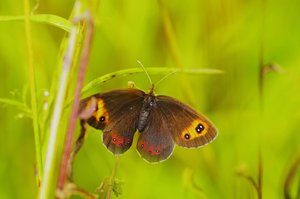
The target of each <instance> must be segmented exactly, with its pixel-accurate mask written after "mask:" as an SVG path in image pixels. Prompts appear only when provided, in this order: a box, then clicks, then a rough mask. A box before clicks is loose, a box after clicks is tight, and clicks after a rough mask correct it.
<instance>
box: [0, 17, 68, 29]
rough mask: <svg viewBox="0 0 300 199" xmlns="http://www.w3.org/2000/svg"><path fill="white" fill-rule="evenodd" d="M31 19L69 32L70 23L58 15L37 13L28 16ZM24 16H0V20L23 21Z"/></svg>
mask: <svg viewBox="0 0 300 199" xmlns="http://www.w3.org/2000/svg"><path fill="white" fill-rule="evenodd" d="M30 19H31V21H33V22H38V23H45V24H50V25H52V26H55V27H57V28H60V29H63V30H65V31H67V32H70V30H71V26H72V23H71V22H70V21H69V20H67V19H65V18H63V17H60V16H57V15H51V14H37V15H31V16H30ZM24 20H25V17H24V16H0V21H3V22H11V21H24Z"/></svg>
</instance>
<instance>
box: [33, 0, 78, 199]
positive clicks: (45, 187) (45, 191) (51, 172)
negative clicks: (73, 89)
mask: <svg viewBox="0 0 300 199" xmlns="http://www.w3.org/2000/svg"><path fill="white" fill-rule="evenodd" d="M74 9H76V10H79V6H78V5H75V8H74ZM77 12H79V11H77ZM78 26H79V25H78V24H77V25H75V24H73V26H72V28H71V31H70V35H69V41H68V45H67V49H66V52H65V56H64V61H63V63H62V71H61V75H60V79H59V84H58V90H57V95H56V96H57V97H56V100H55V104H54V111H53V114H52V118H51V122H50V137H49V142H48V146H47V151H46V160H45V168H44V179H43V182H42V186H41V190H40V192H39V195H38V198H40V199H48V198H51V197H53V196H52V195H51V194H52V193H53V192H51V188H52V187H53V186H52V184H53V182H54V178H55V163H56V159H57V156H58V152H57V150H56V149H57V146H58V140H57V135H58V130H59V122H60V120H61V116H62V111H63V104H64V99H65V96H66V93H67V82H68V76H69V73H70V69H71V66H72V61H73V57H74V52H75V49H76V41H77V37H78V32H79V27H78Z"/></svg>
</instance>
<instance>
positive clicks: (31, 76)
mask: <svg viewBox="0 0 300 199" xmlns="http://www.w3.org/2000/svg"><path fill="white" fill-rule="evenodd" d="M23 4H24V13H25V37H26V46H27V50H26V52H27V64H28V77H29V85H30V102H31V109H32V119H33V131H34V140H35V156H36V162H37V169H38V172H37V183H38V185H39V184H40V181H41V180H42V178H43V177H42V176H43V175H42V174H43V164H42V150H41V139H40V129H39V122H38V119H39V115H38V105H37V94H36V82H35V71H34V66H33V50H32V34H31V24H30V12H29V9H30V4H29V0H23Z"/></svg>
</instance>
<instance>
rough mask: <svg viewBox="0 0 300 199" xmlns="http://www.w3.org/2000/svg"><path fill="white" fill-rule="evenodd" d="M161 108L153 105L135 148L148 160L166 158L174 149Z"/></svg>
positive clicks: (157, 160) (156, 160) (158, 160)
mask: <svg viewBox="0 0 300 199" xmlns="http://www.w3.org/2000/svg"><path fill="white" fill-rule="evenodd" d="M167 122H168V121H166V118H165V117H164V116H163V115H162V112H161V110H159V109H158V108H157V107H154V108H153V109H152V110H151V112H150V114H149V117H148V119H147V125H146V127H145V129H144V130H143V132H141V133H140V136H139V139H138V142H137V150H138V152H139V154H140V155H141V157H142V158H143V159H145V160H146V161H148V162H160V161H163V160H166V159H168V158H169V157H170V156H171V154H172V152H173V150H174V141H173V139H172V136H171V133H170V132H169V128H168V125H167Z"/></svg>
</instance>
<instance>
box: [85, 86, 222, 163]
mask: <svg viewBox="0 0 300 199" xmlns="http://www.w3.org/2000/svg"><path fill="white" fill-rule="evenodd" d="M80 112H89V114H88V116H87V117H86V118H85V119H84V121H85V122H86V123H88V124H89V125H90V126H92V127H94V128H95V129H100V130H102V131H103V133H102V141H103V143H104V145H105V146H106V147H107V149H108V150H109V151H111V152H112V153H113V154H114V155H121V154H123V153H124V152H126V151H127V150H128V149H129V148H130V147H131V145H132V142H133V137H134V134H135V133H136V131H138V134H139V137H138V141H137V146H136V148H137V151H138V153H139V154H140V156H141V157H142V158H143V159H145V160H146V161H148V162H151V163H154V162H160V161H163V160H166V159H168V158H169V157H170V156H171V154H172V152H173V150H174V147H175V145H178V146H181V147H186V148H197V147H200V146H203V145H206V144H208V143H210V142H211V141H213V140H214V139H215V137H216V136H217V133H218V132H217V129H216V127H215V126H214V125H213V124H212V122H210V121H209V120H208V119H207V118H206V117H205V116H204V115H202V114H200V113H198V112H196V111H195V110H194V109H193V108H191V107H190V106H188V105H186V104H184V103H182V102H180V101H178V100H176V99H174V98H172V97H169V96H164V95H155V94H154V86H152V88H151V89H150V91H149V92H148V93H145V92H144V91H142V90H139V89H135V88H128V89H121V90H112V91H108V92H104V93H99V94H95V95H93V96H90V97H87V98H85V99H83V100H82V101H81V103H80Z"/></svg>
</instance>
